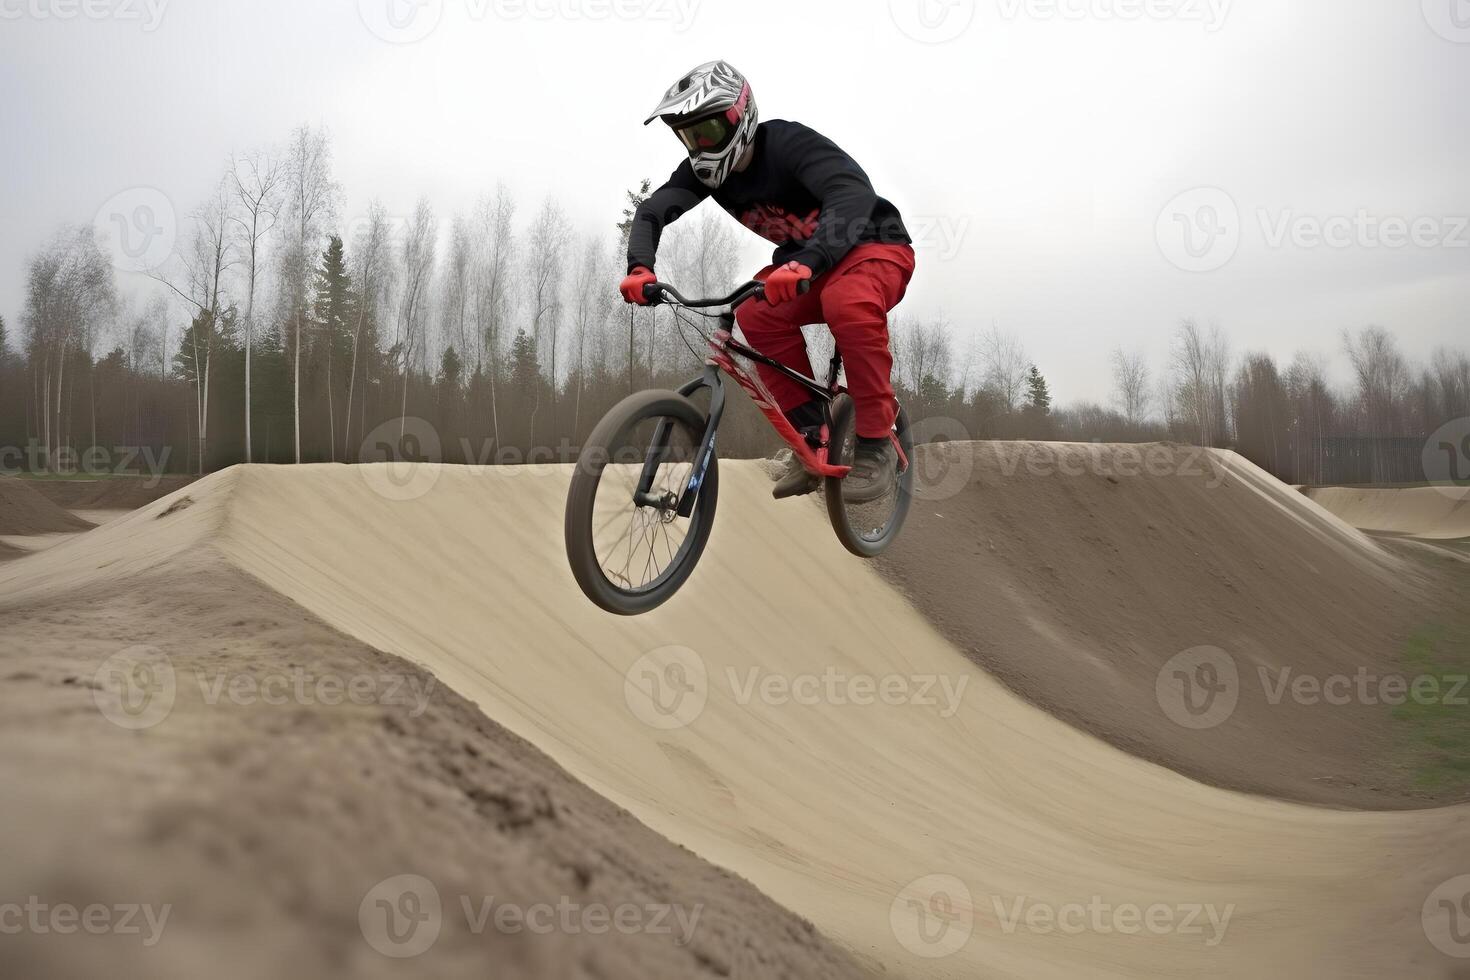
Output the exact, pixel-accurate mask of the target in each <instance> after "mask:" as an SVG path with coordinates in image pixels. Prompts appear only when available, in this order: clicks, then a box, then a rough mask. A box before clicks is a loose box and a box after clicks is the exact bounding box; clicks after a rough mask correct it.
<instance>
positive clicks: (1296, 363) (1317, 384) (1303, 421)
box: [1286, 352, 1333, 483]
mask: <svg viewBox="0 0 1470 980" xmlns="http://www.w3.org/2000/svg"><path fill="white" fill-rule="evenodd" d="M1286 393H1287V397H1288V398H1290V399H1291V413H1292V425H1293V432H1292V435H1293V436H1294V439H1293V460H1292V462H1293V468H1294V471H1295V474H1296V478H1297V479H1298V480H1300V481H1301V482H1303V483H1324V482H1326V479H1327V477H1326V472H1327V467H1326V449H1325V446H1324V445H1323V443H1324V440H1325V438H1326V436H1327V427H1328V426H1329V425H1331V424H1332V416H1333V404H1332V394H1331V392H1330V391H1329V390H1328V387H1327V369H1326V367H1325V365H1324V364H1323V362H1322V359H1321V358H1319V357H1314V356H1312V355H1310V354H1307V353H1305V352H1299V353H1298V354H1297V355H1296V357H1295V358H1294V359H1293V360H1292V362H1291V367H1289V368H1287V370H1286Z"/></svg>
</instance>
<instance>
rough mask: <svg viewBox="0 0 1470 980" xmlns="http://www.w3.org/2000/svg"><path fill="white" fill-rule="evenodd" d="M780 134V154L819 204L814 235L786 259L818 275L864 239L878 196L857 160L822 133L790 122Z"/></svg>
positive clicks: (839, 260)
mask: <svg viewBox="0 0 1470 980" xmlns="http://www.w3.org/2000/svg"><path fill="white" fill-rule="evenodd" d="M782 136H783V137H784V140H785V142H786V146H784V147H783V148H782V151H781V155H782V156H783V157H785V158H786V159H788V160H790V161H791V162H790V164H789V166H790V167H791V172H792V174H793V175H794V176H795V177H796V179H797V180H799V181H800V182H801V183H802V185H803V186H805V187H806V189H807V190H808V191H810V192H811V193H812V196H813V197H815V198H816V199H817V200H818V201H820V202H821V213H820V214H819V215H818V216H817V229H816V232H815V234H813V235H812V237H811V239H810V240H809V241H808V242H806V244H805V245H804V246H803V247H802V249H801V250H800V251H799V252H796V253H795V254H793V255H790V256H788V258H790V259H793V260H795V261H797V262H800V263H801V264H802V265H805V266H809V267H810V268H811V270H812V272H813V273H815V274H816V275H821V274H822V273H823V272H826V271H827V270H828V269H830V268H832V267H833V266H834V265H836V264H837V263H838V262H841V261H842V258H843V256H845V255H847V253H848V252H850V251H852V249H853V246H855V245H857V243H858V242H859V241H860V240H861V239H862V238H863V235H864V233H865V231H866V230H867V229H868V226H869V225H870V224H871V219H872V216H873V207H874V206H875V205H876V204H877V203H878V195H877V193H876V192H874V190H873V184H872V182H871V181H870V180H868V175H867V174H866V173H864V172H863V168H862V167H859V166H858V165H857V161H856V160H854V159H853V158H852V157H850V156H848V155H847V154H846V153H845V152H844V151H843V150H842V148H841V147H839V146H838V145H837V144H836V143H833V142H832V141H831V140H829V139H828V138H827V137H825V136H823V135H822V134H821V133H818V132H817V131H816V130H813V129H809V128H807V127H806V126H803V125H801V124H800V123H788V124H787V126H786V131H785V132H784V133H782Z"/></svg>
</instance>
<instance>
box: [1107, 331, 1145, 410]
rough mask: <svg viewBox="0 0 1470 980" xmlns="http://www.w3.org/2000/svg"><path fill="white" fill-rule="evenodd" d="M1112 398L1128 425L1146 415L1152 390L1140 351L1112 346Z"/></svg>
mask: <svg viewBox="0 0 1470 980" xmlns="http://www.w3.org/2000/svg"><path fill="white" fill-rule="evenodd" d="M1113 400H1114V401H1115V402H1116V403H1117V406H1118V409H1119V410H1120V411H1122V413H1123V418H1124V419H1126V420H1127V422H1128V424H1129V425H1138V424H1139V423H1141V422H1142V421H1143V419H1144V417H1145V416H1146V415H1148V408H1149V403H1150V401H1151V400H1152V391H1151V385H1150V380H1149V373H1148V362H1147V361H1146V360H1145V359H1144V356H1143V352H1142V351H1138V350H1133V351H1125V350H1124V349H1123V348H1121V347H1115V348H1113Z"/></svg>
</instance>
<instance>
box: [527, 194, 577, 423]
mask: <svg viewBox="0 0 1470 980" xmlns="http://www.w3.org/2000/svg"><path fill="white" fill-rule="evenodd" d="M570 238H571V228H570V226H569V225H568V223H567V218H566V214H565V213H564V212H563V211H562V209H561V207H560V206H559V205H558V204H557V203H556V202H555V201H554V200H552V199H551V198H549V197H548V198H547V199H546V200H545V201H543V202H542V204H541V211H540V213H539V214H537V215H536V220H535V221H534V222H533V223H532V224H531V231H530V233H529V234H528V235H527V236H526V291H527V299H528V300H529V301H530V304H531V311H532V313H531V327H532V335H533V339H534V340H535V342H536V345H537V349H538V350H539V349H540V348H541V345H542V343H543V342H545V343H546V346H547V348H548V351H549V353H550V361H551V365H550V366H551V424H552V427H553V428H555V426H556V388H557V381H558V379H557V366H556V354H557V348H558V340H559V338H558V336H557V326H558V324H559V323H560V320H561V282H562V275H563V272H564V268H563V266H564V264H565V261H566V254H565V253H566V248H567V243H568V240H569V239H570ZM537 401H538V402H539V398H538V399H537ZM539 407H540V406H539V404H533V406H532V408H531V423H530V428H531V440H532V441H533V442H534V441H535V438H536V413H537V410H538V409H539Z"/></svg>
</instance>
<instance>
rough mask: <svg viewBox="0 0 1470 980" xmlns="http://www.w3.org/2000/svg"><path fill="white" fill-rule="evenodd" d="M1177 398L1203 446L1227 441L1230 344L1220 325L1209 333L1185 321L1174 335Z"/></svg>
mask: <svg viewBox="0 0 1470 980" xmlns="http://www.w3.org/2000/svg"><path fill="white" fill-rule="evenodd" d="M1172 360H1173V366H1174V373H1175V382H1176V384H1175V389H1174V400H1175V403H1176V405H1177V406H1178V408H1179V410H1180V411H1182V412H1183V413H1184V421H1185V422H1186V424H1187V425H1188V426H1189V427H1190V428H1191V429H1193V430H1194V431H1195V432H1196V433H1197V435H1198V439H1199V444H1200V445H1201V446H1214V445H1221V444H1223V443H1224V440H1225V436H1226V430H1227V424H1228V419H1227V417H1226V408H1225V386H1226V373H1227V372H1228V370H1229V364H1230V347H1229V343H1228V342H1227V341H1226V339H1225V334H1224V332H1223V331H1222V330H1221V329H1220V326H1219V324H1211V325H1210V329H1209V331H1208V332H1205V331H1204V330H1201V329H1200V326H1199V324H1198V323H1196V322H1195V321H1194V320H1184V321H1183V322H1182V323H1180V325H1179V330H1178V332H1177V333H1176V334H1175V336H1174V349H1173V354H1172Z"/></svg>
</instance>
